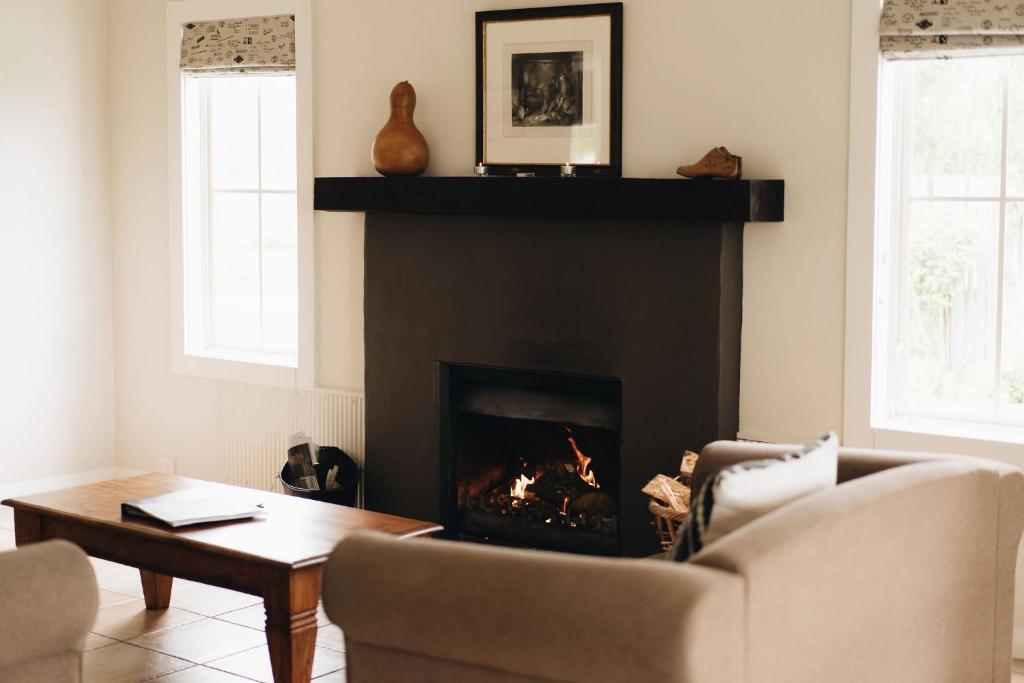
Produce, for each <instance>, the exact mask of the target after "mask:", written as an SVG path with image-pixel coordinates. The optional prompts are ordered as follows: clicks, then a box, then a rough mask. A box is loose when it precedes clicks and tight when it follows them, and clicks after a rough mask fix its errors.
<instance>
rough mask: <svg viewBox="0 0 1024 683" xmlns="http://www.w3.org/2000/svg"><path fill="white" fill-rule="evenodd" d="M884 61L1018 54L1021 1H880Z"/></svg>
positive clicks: (1022, 42)
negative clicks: (882, 6) (881, 4)
mask: <svg viewBox="0 0 1024 683" xmlns="http://www.w3.org/2000/svg"><path fill="white" fill-rule="evenodd" d="M879 33H880V35H881V43H880V47H881V50H882V55H883V56H884V57H886V58H887V59H943V58H947V57H954V56H957V55H962V56H983V55H991V54H1006V53H1014V52H1016V53H1021V54H1024V0H885V6H884V8H883V9H882V20H881V23H880V27H879Z"/></svg>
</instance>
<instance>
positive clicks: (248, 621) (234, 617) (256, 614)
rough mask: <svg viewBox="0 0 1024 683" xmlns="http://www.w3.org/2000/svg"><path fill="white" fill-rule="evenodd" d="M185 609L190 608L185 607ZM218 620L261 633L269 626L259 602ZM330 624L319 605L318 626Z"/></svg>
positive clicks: (226, 613)
mask: <svg viewBox="0 0 1024 683" xmlns="http://www.w3.org/2000/svg"><path fill="white" fill-rule="evenodd" d="M257 600H258V598H257ZM171 604H172V605H173V604H174V600H173V598H172V600H171ZM182 607H184V606H182ZM184 609H188V608H187V607H184ZM217 618H218V619H220V620H221V621H229V622H231V623H232V624H238V625H240V626H248V627H249V628H256V629H259V630H261V631H262V630H263V629H264V628H266V626H267V613H266V611H265V609H264V607H263V603H262V602H257V603H256V604H255V605H251V606H249V607H245V608H243V609H238V610H234V611H232V612H225V613H223V614H218V615H217ZM330 624H331V620H330V618H328V616H327V613H326V612H324V608H323V606H322V605H318V606H317V609H316V625H317V626H329V625H330Z"/></svg>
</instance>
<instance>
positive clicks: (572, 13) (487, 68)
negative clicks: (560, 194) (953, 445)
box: [476, 2, 622, 176]
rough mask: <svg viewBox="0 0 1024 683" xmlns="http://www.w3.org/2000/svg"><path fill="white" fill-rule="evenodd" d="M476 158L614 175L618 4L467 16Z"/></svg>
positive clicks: (494, 165)
mask: <svg viewBox="0 0 1024 683" xmlns="http://www.w3.org/2000/svg"><path fill="white" fill-rule="evenodd" d="M476 163H478V164H482V165H483V166H485V167H486V169H487V172H488V173H489V174H494V175H516V174H533V175H559V173H560V172H561V167H562V166H563V165H566V164H568V165H571V166H572V167H573V171H574V174H575V175H579V176H621V175H622V3H621V2H614V3H600V4H590V5H569V6H562V7H540V8H529V9H516V10H492V11H486V12H477V13H476Z"/></svg>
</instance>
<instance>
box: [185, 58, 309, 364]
mask: <svg viewBox="0 0 1024 683" xmlns="http://www.w3.org/2000/svg"><path fill="white" fill-rule="evenodd" d="M182 81H183V88H182V89H183V107H182V112H183V115H182V140H183V164H182V174H183V178H182V182H183V189H184V192H183V203H184V211H183V217H184V221H183V224H184V225H183V229H184V254H185V259H184V260H185V262H184V266H185V267H184V278H185V298H184V304H185V344H186V346H185V352H186V353H187V354H189V355H196V356H206V357H212V358H226V359H234V360H242V361H249V362H259V363H269V364H278V365H286V366H290V367H295V366H296V364H297V360H298V256H297V254H298V225H297V201H296V199H297V197H296V129H295V76H294V74H290V73H289V74H270V75H263V74H260V75H255V74H236V75H212V76H207V75H199V76H192V75H187V74H186V75H183V76H182Z"/></svg>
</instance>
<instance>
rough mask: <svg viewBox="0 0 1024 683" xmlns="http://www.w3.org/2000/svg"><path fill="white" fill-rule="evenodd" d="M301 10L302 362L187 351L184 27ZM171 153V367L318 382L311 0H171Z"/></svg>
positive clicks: (237, 377)
mask: <svg viewBox="0 0 1024 683" xmlns="http://www.w3.org/2000/svg"><path fill="white" fill-rule="evenodd" d="M278 14H291V15H294V16H295V96H296V102H295V106H296V111H295V126H296V145H297V147H298V149H297V166H296V170H297V175H298V177H297V178H296V201H297V206H298V221H297V227H298V269H299V287H298V296H299V301H298V314H299V319H298V335H299V338H298V364H297V367H294V368H293V367H287V366H283V365H280V364H278V363H260V362H246V361H239V360H228V359H223V358H214V357H208V356H197V355H191V354H188V353H186V346H185V334H186V324H185V260H184V247H185V245H184V230H183V225H182V211H183V194H182V177H181V176H182V131H181V123H182V78H181V69H180V67H179V60H180V57H181V27H182V25H184V24H185V23H187V22H189V21H211V20H217V19H234V18H238V17H253V16H256V17H259V16H274V15H278ZM166 25H167V53H166V54H167V74H166V75H167V156H168V212H167V213H168V220H169V233H170V278H171V282H170V292H171V301H170V305H171V371H172V372H173V373H175V374H179V375H189V376H194V377H205V378H208V379H217V380H224V381H229V382H247V383H252V384H264V385H270V386H279V387H291V388H301V389H312V388H313V387H314V385H315V379H314V378H315V368H314V362H315V345H314V331H315V304H316V302H315V298H314V297H315V282H316V280H315V274H314V254H313V240H314V233H313V30H312V27H313V21H312V1H311V0H177V1H175V2H168V3H167V24H166Z"/></svg>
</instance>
